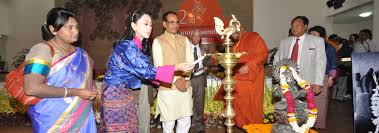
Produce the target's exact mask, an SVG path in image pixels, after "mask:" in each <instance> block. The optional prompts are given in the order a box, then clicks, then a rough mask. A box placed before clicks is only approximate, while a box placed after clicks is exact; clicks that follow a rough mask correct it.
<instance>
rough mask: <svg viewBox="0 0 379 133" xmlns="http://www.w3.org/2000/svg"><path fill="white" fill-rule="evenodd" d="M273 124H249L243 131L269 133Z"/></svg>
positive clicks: (310, 131) (313, 131)
mask: <svg viewBox="0 0 379 133" xmlns="http://www.w3.org/2000/svg"><path fill="white" fill-rule="evenodd" d="M272 126H273V124H249V125H245V126H243V129H244V130H245V131H246V132H247V133H271V128H272ZM309 133H317V131H315V130H313V129H311V130H309Z"/></svg>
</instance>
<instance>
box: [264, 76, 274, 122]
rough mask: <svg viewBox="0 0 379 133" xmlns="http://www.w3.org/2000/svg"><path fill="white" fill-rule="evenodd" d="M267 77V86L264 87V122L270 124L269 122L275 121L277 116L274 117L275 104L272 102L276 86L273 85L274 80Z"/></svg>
mask: <svg viewBox="0 0 379 133" xmlns="http://www.w3.org/2000/svg"><path fill="white" fill-rule="evenodd" d="M268 81H271V79H270V80H268V79H266V80H265V86H264V87H265V88H264V96H263V114H264V119H263V123H265V124H268V123H274V122H275V118H274V105H273V104H272V91H273V90H274V88H273V87H272V85H271V84H272V82H268Z"/></svg>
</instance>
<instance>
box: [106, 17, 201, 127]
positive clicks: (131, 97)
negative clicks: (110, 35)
mask: <svg viewBox="0 0 379 133" xmlns="http://www.w3.org/2000/svg"><path fill="white" fill-rule="evenodd" d="M151 31H152V21H151V17H150V15H149V13H146V12H143V11H134V12H133V13H131V14H129V16H128V17H127V19H126V31H125V34H124V36H123V37H122V38H121V39H120V41H118V42H117V43H116V45H115V46H114V50H113V53H112V55H111V56H110V58H109V61H108V65H107V72H106V74H105V77H104V90H103V93H102V100H101V104H102V109H101V114H102V120H103V122H104V126H105V128H104V132H127V133H137V132H138V117H137V107H138V96H137V95H138V94H139V91H133V90H137V89H139V88H140V87H141V81H152V82H153V83H156V84H159V82H165V83H171V82H172V80H173V76H174V73H175V71H184V72H189V71H191V70H192V68H193V67H194V65H193V63H181V64H177V65H171V66H161V67H154V66H153V65H152V64H151V62H150V60H149V58H148V56H147V54H146V53H147V52H150V51H149V50H148V49H149V47H148V45H147V39H148V38H149V36H150V34H151ZM183 54H184V53H183Z"/></svg>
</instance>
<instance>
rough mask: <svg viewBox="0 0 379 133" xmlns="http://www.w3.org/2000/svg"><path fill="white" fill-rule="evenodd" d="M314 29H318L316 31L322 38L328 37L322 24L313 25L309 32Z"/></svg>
mask: <svg viewBox="0 0 379 133" xmlns="http://www.w3.org/2000/svg"><path fill="white" fill-rule="evenodd" d="M312 31H316V32H318V33H320V37H322V38H324V37H326V30H325V28H324V27H322V26H313V27H312V28H310V29H309V31H308V32H309V33H310V32H312Z"/></svg>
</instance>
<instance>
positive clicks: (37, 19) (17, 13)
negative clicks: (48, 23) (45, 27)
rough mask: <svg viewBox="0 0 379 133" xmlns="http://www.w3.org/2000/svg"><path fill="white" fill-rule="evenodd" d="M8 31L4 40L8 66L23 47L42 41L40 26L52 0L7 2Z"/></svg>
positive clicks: (52, 4) (51, 5)
mask: <svg viewBox="0 0 379 133" xmlns="http://www.w3.org/2000/svg"><path fill="white" fill-rule="evenodd" d="M7 6H8V12H9V20H8V26H9V27H8V31H9V34H8V36H7V41H6V42H5V50H6V55H7V57H6V59H7V60H6V61H7V64H8V68H10V69H13V66H12V67H11V64H12V58H13V57H14V56H15V55H16V54H17V52H18V51H20V50H21V49H23V48H31V47H32V46H33V45H34V44H37V43H39V42H41V41H42V37H41V26H42V24H43V23H44V21H45V19H46V14H47V12H48V11H49V10H50V9H51V8H53V7H54V0H10V1H9V3H8V5H7Z"/></svg>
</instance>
